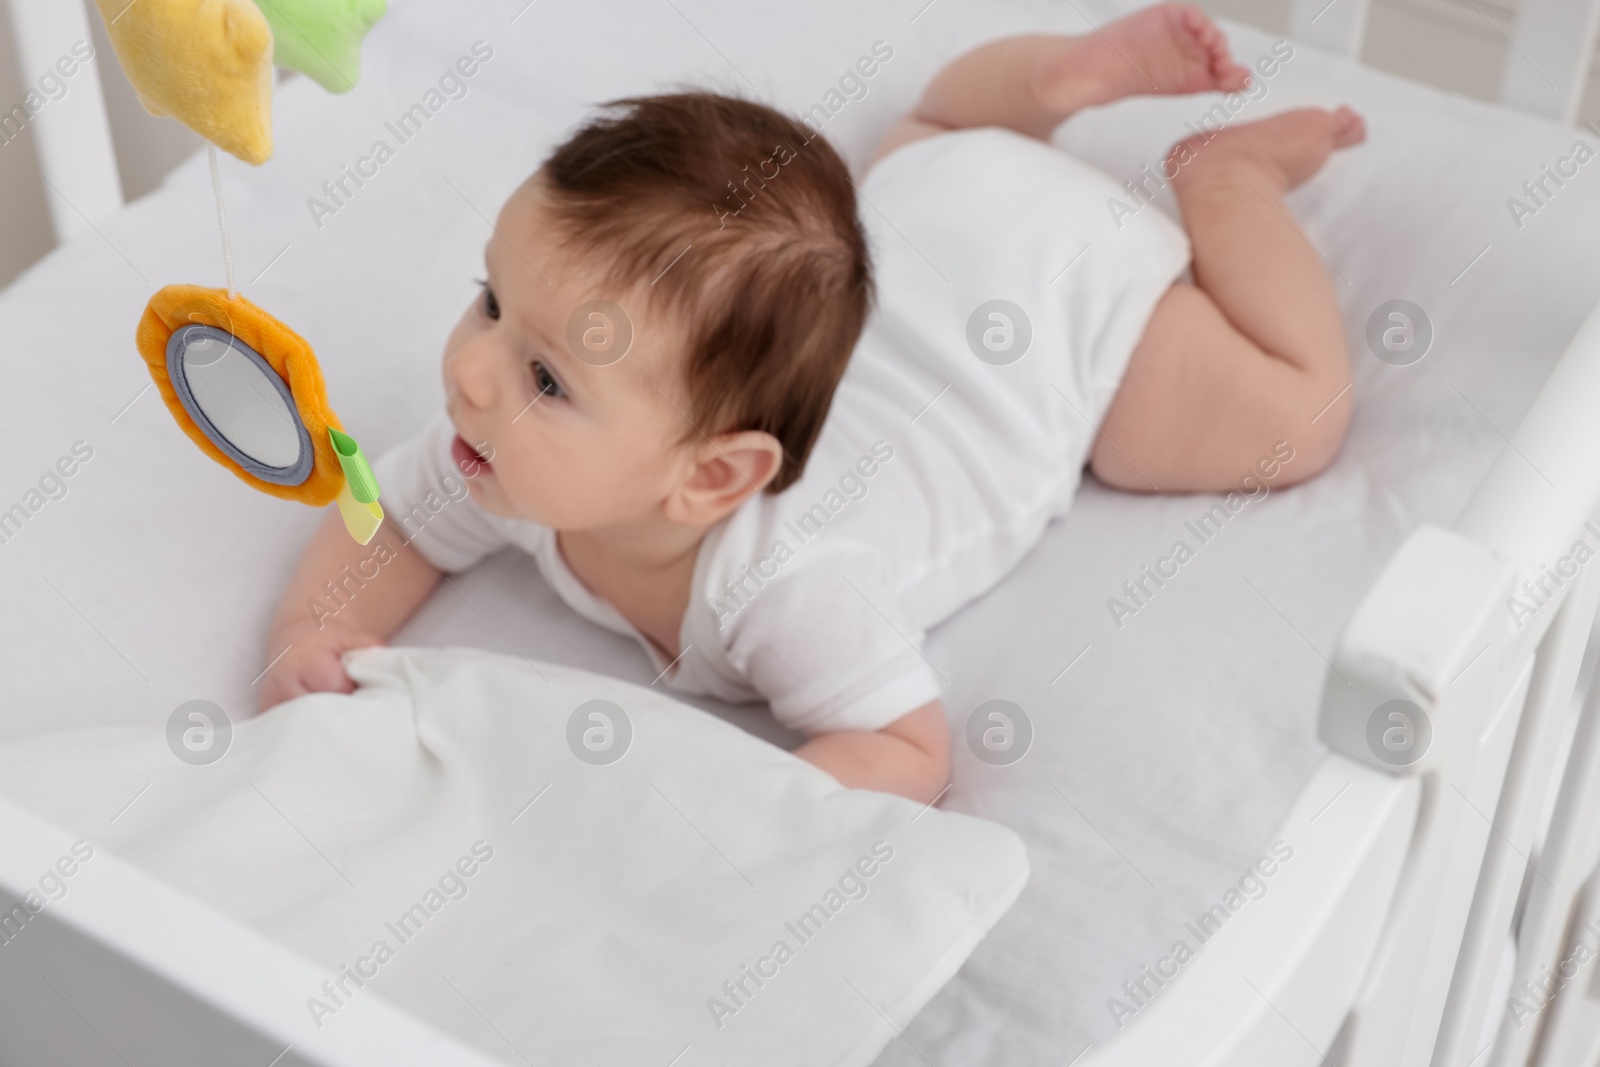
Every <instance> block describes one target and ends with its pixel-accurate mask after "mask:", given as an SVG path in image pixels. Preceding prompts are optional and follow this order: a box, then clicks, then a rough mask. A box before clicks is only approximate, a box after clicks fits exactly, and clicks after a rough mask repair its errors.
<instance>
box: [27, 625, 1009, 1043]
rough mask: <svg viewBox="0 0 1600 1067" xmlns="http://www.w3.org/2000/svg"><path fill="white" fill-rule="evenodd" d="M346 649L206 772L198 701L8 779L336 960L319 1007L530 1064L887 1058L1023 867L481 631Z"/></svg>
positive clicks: (159, 872)
mask: <svg viewBox="0 0 1600 1067" xmlns="http://www.w3.org/2000/svg"><path fill="white" fill-rule="evenodd" d="M348 667H349V670H350V673H351V675H352V676H353V677H355V678H356V679H357V680H358V681H359V682H361V683H362V686H363V688H361V689H359V690H357V692H356V693H354V694H353V695H349V696H343V695H335V694H319V695H315V696H309V697H304V698H301V699H300V700H297V701H293V702H291V703H289V704H286V705H283V706H281V707H279V708H278V709H276V710H274V711H272V712H269V713H267V714H266V715H263V716H259V717H256V718H253V719H250V720H247V721H245V722H242V723H239V724H237V725H235V726H233V728H232V735H231V740H230V741H229V742H228V744H229V747H228V749H227V751H226V754H225V755H224V756H223V757H222V758H221V759H219V760H217V761H215V762H213V763H210V764H206V765H193V764H191V763H188V762H184V761H182V760H180V759H179V758H178V757H177V756H176V755H175V754H174V753H175V751H177V750H183V742H182V738H181V728H196V727H197V724H198V723H199V720H194V721H192V722H191V721H180V722H179V724H178V727H179V729H177V730H175V731H173V732H172V736H173V737H174V740H173V741H172V742H169V741H168V738H167V735H164V734H163V733H161V732H160V731H155V730H148V729H107V730H94V731H81V732H76V733H70V734H55V735H46V736H41V737H36V738H31V739H28V740H24V741H21V742H16V743H13V744H10V745H7V746H4V747H0V793H3V794H4V795H5V796H6V797H7V798H9V799H12V800H14V801H16V802H17V803H19V804H20V805H22V806H23V807H26V808H29V809H32V810H33V811H34V812H35V813H37V814H39V815H41V816H43V817H44V818H46V819H48V820H50V821H52V822H55V823H56V824H58V825H60V826H62V827H65V828H67V829H70V830H72V831H74V832H76V833H79V834H82V835H83V836H85V837H88V838H90V839H91V840H93V841H95V842H97V843H99V844H102V845H104V846H106V847H108V848H109V849H111V850H112V851H113V852H116V853H118V854H120V855H121V856H122V857H124V858H125V859H127V860H129V861H130V862H132V863H134V864H135V865H137V866H140V867H142V868H144V869H146V870H147V871H149V872H150V873H152V874H154V875H156V876H157V877H160V878H162V879H164V880H165V881H167V882H169V883H171V884H173V885H174V886H176V887H177V888H179V889H180V890H183V891H185V892H187V893H189V894H191V895H193V896H195V897H198V898H200V899H202V900H204V901H207V902H208V903H210V904H211V905H213V906H214V907H216V908H218V909H220V910H222V911H223V912H225V913H227V914H230V915H232V916H233V917H235V918H237V919H238V920H240V921H242V922H244V923H246V924H248V925H250V926H252V927H255V928H256V929H257V930H259V931H261V932H263V933H265V934H266V935H268V936H269V937H272V938H274V939H276V940H278V941H279V942H281V943H283V944H285V945H287V946H288V947H289V948H291V949H293V950H295V951H297V952H299V953H300V954H302V955H304V956H306V957H308V958H310V959H312V960H314V961H317V962H319V963H321V964H322V965H324V966H325V967H327V968H328V969H329V973H330V987H331V991H330V990H318V989H308V990H306V998H307V1005H306V1010H307V1013H308V1014H309V1015H311V1016H312V1017H314V1018H315V1019H317V1020H318V1021H320V1022H321V1024H322V1025H323V1026H337V1025H340V1021H341V1020H340V1018H339V1011H340V1009H341V1008H342V1007H343V1006H344V1005H346V1004H348V1003H349V1002H350V1000H351V999H352V998H354V997H358V996H373V995H378V996H383V997H386V998H388V999H389V1000H391V1001H393V1002H395V1003H397V1004H399V1005H400V1006H402V1007H404V1008H407V1009H409V1010H410V1011H412V1012H414V1013H415V1014H417V1015H420V1016H422V1017H423V1018H425V1019H427V1020H429V1021H430V1022H432V1023H434V1024H435V1025H436V1026H438V1027H440V1028H441V1029H444V1030H446V1031H448V1032H451V1033H453V1034H454V1035H455V1036H456V1037H458V1038H460V1039H461V1040H463V1041H465V1042H468V1043H470V1044H475V1045H477V1046H479V1047H481V1048H482V1049H483V1050H484V1051H486V1052H488V1053H490V1054H491V1055H495V1056H500V1057H503V1058H506V1059H508V1060H511V1061H514V1062H516V1061H520V1058H526V1059H527V1060H529V1061H531V1062H536V1063H562V1064H612V1063H615V1064H639V1063H656V1064H661V1065H665V1064H667V1063H668V1062H671V1061H673V1057H674V1056H677V1055H679V1054H680V1053H682V1052H683V1051H684V1050H685V1048H689V1049H692V1055H688V1056H685V1057H684V1058H683V1059H682V1060H681V1061H680V1062H682V1063H684V1064H690V1063H693V1064H730V1065H734V1064H737V1065H740V1067H745V1065H749V1064H756V1063H759V1064H763V1065H772V1064H806V1065H816V1064H866V1063H869V1062H870V1061H871V1060H872V1059H873V1058H874V1057H875V1056H876V1055H877V1053H878V1052H879V1051H881V1050H882V1048H883V1047H884V1045H885V1044H886V1043H887V1042H888V1041H890V1040H891V1039H893V1038H894V1036H895V1034H896V1032H897V1031H898V1030H899V1029H901V1028H903V1027H904V1026H905V1024H906V1023H907V1021H908V1020H909V1019H910V1018H911V1016H912V1015H914V1014H915V1013H916V1012H917V1011H918V1010H919V1009H920V1008H921V1007H922V1005H923V1004H925V1003H926V1002H927V1000H928V999H929V998H930V997H931V996H932V995H933V994H934V992H935V991H936V990H938V988H939V987H940V986H942V985H943V984H944V983H945V982H946V981H947V980H948V979H949V978H950V977H951V975H953V974H954V973H955V971H956V969H957V968H958V967H959V966H960V965H961V963H962V961H963V960H965V959H966V957H967V955H968V954H969V953H970V952H971V951H972V948H973V947H974V945H976V943H977V942H978V941H979V939H981V938H982V937H983V936H984V934H985V933H986V932H987V931H988V930H989V928H990V926H991V925H993V923H994V922H995V920H996V919H998V918H999V917H1000V915H1001V914H1003V913H1004V912H1005V911H1006V909H1007V908H1009V907H1010V906H1011V903H1012V902H1013V901H1014V900H1015V899H1016V897H1017V894H1018V893H1019V892H1020V891H1021V889H1022V886H1023V884H1024V883H1025V882H1026V880H1027V876H1028V867H1027V861H1026V859H1025V858H1024V854H1023V849H1022V844H1021V842H1020V840H1019V839H1018V838H1017V836H1016V835H1015V834H1014V833H1012V832H1011V831H1010V830H1007V829H1004V828H1002V827H1000V826H997V825H994V824H991V823H988V822H984V821H982V820H978V819H974V818H970V817H967V816H962V815H955V814H947V813H945V812H941V811H939V810H937V809H926V808H924V807H923V806H922V805H919V804H915V803H912V802H911V801H908V800H904V799H901V798H899V797H894V796H889V795H887V794H882V793H872V792H866V791H861V790H846V789H843V788H841V787H840V786H839V785H838V784H837V783H835V782H834V781H833V780H832V779H831V778H830V777H828V776H827V775H826V774H824V773H822V772H821V771H819V770H817V769H816V768H814V767H811V766H810V765H809V764H806V763H804V762H802V761H800V760H798V759H796V758H795V757H793V756H791V755H789V754H788V753H786V752H783V751H781V750H780V749H777V748H775V747H773V746H771V745H769V744H767V743H765V742H763V741H760V740H758V739H756V738H754V737H751V736H750V735H748V734H746V733H744V732H743V731H741V730H739V729H737V728H735V727H732V726H729V725H728V724H726V723H724V722H722V721H721V720H719V719H717V718H715V717H713V716H710V715H707V714H705V713H703V712H700V711H697V710H694V709H692V708H689V707H687V706H685V705H683V704H680V703H678V702H676V701H674V700H672V699H670V698H668V697H667V696H665V695H663V694H660V693H657V692H654V691H651V690H649V689H644V688H640V687H638V686H633V685H628V684H625V683H622V682H618V681H615V680H613V679H609V678H605V677H602V676H599V675H593V674H589V673H586V672H582V671H577V670H572V669H567V668H561V667H555V666H551V665H548V664H534V663H531V662H523V661H518V660H516V659H511V658H507V657H502V656H496V655H492V654H489V653H485V652H481V651H469V650H461V649H446V650H419V649H370V650H365V651H362V652H357V653H352V654H351V655H350V656H349V658H348ZM591 701H602V702H610V704H609V705H607V704H590V703H589V702H591ZM616 708H621V709H623V715H621V716H619V715H618V714H617V713H616V710H615V709H616ZM595 711H599V712H600V713H601V714H602V716H603V717H601V718H592V717H591V714H590V713H591V712H595ZM586 735H587V736H586ZM630 735H631V736H630ZM194 740H196V741H199V740H203V738H201V737H200V735H195V737H194ZM221 743H222V741H221V735H220V734H218V735H216V736H214V737H213V739H212V744H213V748H212V751H216V749H217V747H220V745H221ZM608 745H609V748H608V747H607V746H608ZM185 751H186V750H185ZM619 751H620V752H622V753H623V754H622V755H621V756H620V758H615V760H614V762H610V763H603V762H599V761H602V760H604V759H607V758H611V757H613V756H614V755H615V753H617V752H619ZM580 752H581V753H583V754H584V757H586V758H584V757H580V755H578V753H580ZM146 783H150V784H149V787H148V788H147V789H146V788H145V784H146ZM141 790H143V792H142V793H141ZM136 794H137V799H136V800H134V801H133V803H132V804H131V805H128V801H129V798H132V797H135V795H136ZM124 805H128V806H127V807H126V810H123V811H121V813H120V814H118V815H117V816H116V820H115V822H113V823H110V824H109V825H108V823H107V818H108V816H109V814H110V813H112V812H117V811H118V810H119V809H121V808H122V807H123V806H124ZM380 942H381V943H383V945H384V946H386V951H385V950H383V949H378V947H377V946H378V944H379V943H380ZM780 946H781V947H780ZM345 968H349V969H350V970H351V971H354V972H356V973H357V975H358V976H364V977H363V983H362V984H361V985H358V984H357V983H356V981H355V979H352V978H349V977H348V976H347V972H346V971H345ZM341 984H342V989H341ZM349 1018H350V1017H349V1016H346V1020H347V1025H351V1024H350V1023H348V1020H349ZM508 1043H509V1045H511V1046H512V1048H508V1047H507V1046H508Z"/></svg>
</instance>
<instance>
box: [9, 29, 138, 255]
mask: <svg viewBox="0 0 1600 1067" xmlns="http://www.w3.org/2000/svg"><path fill="white" fill-rule="evenodd" d="M10 12H11V28H12V32H13V33H14V34H15V36H16V51H17V63H18V66H19V71H20V75H21V78H20V80H21V81H22V83H23V87H24V88H25V89H27V88H31V87H32V86H33V83H34V82H35V81H37V79H39V78H40V77H42V76H43V75H45V74H46V73H48V72H49V71H51V70H55V69H57V68H56V64H57V63H58V62H61V61H62V59H63V57H68V58H69V59H72V60H73V62H74V63H76V61H75V58H74V57H73V52H72V47H73V45H74V44H78V43H79V42H89V43H91V44H92V43H93V40H94V38H93V36H92V35H91V34H90V32H89V18H90V16H89V14H88V12H87V10H86V9H85V7H84V2H83V0H10ZM94 17H95V18H98V17H99V16H98V15H96V16H94ZM97 58H98V57H97ZM112 62H115V61H114V60H112ZM57 73H58V76H59V74H60V71H59V70H58V71H57ZM19 106H21V105H19ZM4 117H6V116H0V118H4ZM27 128H29V129H32V130H33V131H34V138H35V143H36V145H37V148H38V154H39V171H40V174H41V176H42V177H43V179H44V188H45V199H46V202H47V203H48V204H49V210H50V223H51V226H52V228H53V229H54V230H55V235H56V240H58V241H64V240H66V239H67V238H69V237H72V236H73V235H75V234H78V233H80V232H83V231H85V230H88V229H90V228H91V227H92V226H93V225H94V224H95V223H96V222H98V221H100V220H101V219H103V218H105V217H106V216H108V215H110V214H111V213H112V212H114V211H116V210H117V208H119V207H121V206H122V180H121V178H120V177H119V176H118V171H117V156H116V150H115V148H114V147H113V145H112V140H111V123H110V121H109V120H108V119H107V117H106V104H105V96H104V94H103V93H102V92H101V87H100V69H99V67H98V66H97V65H96V62H95V60H90V61H88V62H85V63H83V64H82V65H81V66H77V68H76V71H75V73H74V74H73V75H72V79H71V81H70V83H68V88H67V91H66V93H65V94H64V95H63V96H61V98H60V99H57V100H52V101H49V102H48V104H47V105H46V106H43V107H41V108H40V110H39V112H38V113H37V114H34V115H31V116H29V118H28V123H27Z"/></svg>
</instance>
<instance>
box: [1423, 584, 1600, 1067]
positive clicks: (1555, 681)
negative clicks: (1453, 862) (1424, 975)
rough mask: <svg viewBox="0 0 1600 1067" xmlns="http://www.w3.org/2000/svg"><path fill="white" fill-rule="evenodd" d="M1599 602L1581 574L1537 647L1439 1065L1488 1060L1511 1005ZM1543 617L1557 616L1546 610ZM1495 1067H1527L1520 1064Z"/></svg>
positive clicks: (1596, 588)
mask: <svg viewBox="0 0 1600 1067" xmlns="http://www.w3.org/2000/svg"><path fill="white" fill-rule="evenodd" d="M1597 601H1600V572H1594V571H1589V570H1584V571H1580V572H1579V577H1578V580H1577V584H1576V585H1575V586H1570V587H1568V590H1567V599H1566V601H1565V602H1564V603H1562V604H1561V605H1560V606H1559V612H1560V614H1559V616H1558V617H1557V619H1556V621H1555V622H1554V623H1553V624H1552V625H1551V627H1550V630H1549V631H1548V632H1547V633H1546V635H1545V639H1544V641H1543V642H1541V644H1540V646H1539V652H1538V657H1539V658H1538V662H1537V665H1536V667H1535V669H1534V679H1533V684H1532V686H1531V687H1530V690H1529V694H1528V702H1527V707H1526V708H1525V709H1524V710H1523V718H1522V723H1521V726H1520V727H1519V730H1518V735H1517V740H1516V747H1515V749H1514V750H1513V752H1512V756H1511V762H1510V764H1509V766H1508V768H1507V771H1506V779H1505V785H1504V789H1503V792H1502V793H1501V797H1500V805H1499V807H1498V809H1497V810H1495V811H1494V827H1495V830H1496V831H1497V832H1496V833H1495V834H1493V835H1492V836H1491V837H1490V838H1489V847H1488V849H1487V852H1486V854H1485V856H1484V864H1483V870H1482V871H1481V872H1480V874H1479V877H1478V886H1477V891H1476V892H1475V894H1474V896H1473V901H1472V913H1471V915H1470V917H1469V918H1468V921H1467V929H1466V933H1465V936H1464V937H1463V939H1462V945H1461V953H1460V955H1459V956H1458V958H1457V961H1456V973H1455V977H1454V979H1453V982H1452V985H1451V989H1450V999H1449V1001H1448V1002H1447V1005H1446V1009H1445V1017H1444V1023H1443V1025H1442V1026H1441V1028H1440V1033H1439V1043H1438V1045H1437V1046H1435V1049H1434V1055H1433V1062H1434V1064H1436V1065H1444V1067H1450V1065H1455V1064H1464V1063H1470V1062H1473V1060H1474V1059H1475V1058H1476V1057H1478V1056H1479V1055H1480V1054H1481V1053H1482V1052H1483V1048H1482V1047H1481V1046H1480V1041H1481V1035H1482V1032H1483V1023H1484V1019H1485V1017H1486V1016H1487V1015H1490V1014H1501V1015H1503V1014H1504V1012H1505V1005H1504V1004H1502V1003H1498V1002H1496V1003H1490V997H1491V996H1492V994H1493V986H1494V982H1495V979H1496V977H1497V975H1498V971H1499V966H1500V958H1501V954H1502V952H1503V950H1504V947H1505V939H1506V935H1507V933H1508V932H1509V931H1510V930H1511V924H1512V914H1513V912H1514V910H1515V908H1516V904H1517V897H1518V894H1519V893H1520V891H1521V888H1522V884H1523V881H1524V878H1525V877H1527V875H1528V871H1529V866H1528V857H1529V856H1530V855H1531V854H1532V850H1533V839H1534V834H1535V832H1536V830H1537V828H1538V825H1537V824H1538V821H1539V816H1540V813H1541V812H1542V811H1543V809H1544V804H1545V801H1546V799H1547V797H1548V795H1549V793H1550V790H1551V782H1552V780H1553V779H1554V777H1555V773H1554V772H1555V767H1556V759H1557V755H1558V750H1559V748H1560V743H1561V738H1562V734H1563V732H1564V727H1565V726H1566V724H1567V722H1568V714H1567V713H1568V712H1569V711H1570V710H1571V708H1572V703H1573V688H1574V686H1575V685H1576V683H1577V681H1578V676H1579V672H1580V668H1581V667H1582V664H1583V657H1584V650H1585V648H1586V647H1587V645H1588V641H1589V634H1590V629H1591V624H1592V622H1593V619H1594V614H1595V605H1596V603H1597ZM1545 610H1552V611H1554V610H1558V609H1557V608H1556V606H1554V605H1547V606H1546V608H1545ZM1540 868H1541V870H1540V871H1539V872H1538V873H1536V874H1534V875H1533V877H1534V879H1535V880H1536V881H1537V880H1538V879H1540V878H1542V877H1543V876H1544V875H1546V874H1549V873H1550V872H1549V871H1548V870H1546V869H1544V864H1543V863H1541V864H1540ZM1502 1043H1503V1042H1502ZM1523 1055H1524V1056H1525V1055H1526V1047H1524V1049H1523ZM1494 1062H1500V1063H1504V1064H1512V1063H1521V1062H1522V1058H1515V1057H1514V1058H1511V1059H1505V1060H1501V1061H1494Z"/></svg>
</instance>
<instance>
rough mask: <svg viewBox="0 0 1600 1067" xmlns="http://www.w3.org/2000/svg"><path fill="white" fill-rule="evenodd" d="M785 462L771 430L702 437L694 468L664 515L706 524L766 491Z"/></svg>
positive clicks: (669, 502)
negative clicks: (768, 484)
mask: <svg viewBox="0 0 1600 1067" xmlns="http://www.w3.org/2000/svg"><path fill="white" fill-rule="evenodd" d="M782 466H783V446H782V445H780V444H779V443H778V439H777V438H776V437H773V436H772V435H771V434H770V433H764V432H762V431H760V430H741V431H738V432H735V433H725V434H719V435H717V436H716V437H713V438H710V439H709V440H702V441H701V443H700V445H699V447H697V448H696V449H695V452H694V468H693V470H691V471H690V472H689V477H688V478H687V479H685V481H684V483H683V485H682V486H681V487H680V488H679V490H678V492H676V493H674V494H673V497H672V499H671V500H669V501H668V502H667V507H668V511H669V515H668V517H669V518H671V519H672V520H673V521H675V522H682V523H685V524H688V525H691V526H710V525H711V524H712V523H714V522H717V521H718V520H720V519H722V518H724V517H725V516H727V515H729V514H732V513H733V511H734V510H736V509H737V508H738V507H739V505H740V504H743V503H744V502H745V501H746V500H748V499H750V498H751V497H752V496H755V495H756V494H757V493H759V492H761V490H762V489H764V488H765V487H766V485H767V483H768V482H770V481H772V479H774V478H776V477H777V476H778V470H779V469H780V468H781V467H782Z"/></svg>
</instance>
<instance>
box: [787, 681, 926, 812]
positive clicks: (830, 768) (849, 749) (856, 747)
mask: <svg viewBox="0 0 1600 1067" xmlns="http://www.w3.org/2000/svg"><path fill="white" fill-rule="evenodd" d="M794 754H795V755H796V756H799V757H800V758H801V759H803V760H805V761H806V762H807V763H810V764H812V765H814V766H817V767H820V768H822V769H823V770H825V771H827V772H828V773H829V774H831V775H833V776H834V778H836V779H838V781H839V783H840V784H841V785H845V786H848V787H849V788H851V789H875V790H877V791H878V792H880V793H898V794H899V795H900V796H903V797H910V798H911V799H912V800H917V801H921V802H922V803H924V804H931V803H933V801H935V800H937V799H938V797H939V794H941V793H943V792H944V788H945V786H946V785H948V784H949V782H950V726H949V724H948V723H947V722H946V721H945V717H944V709H943V707H942V706H941V705H940V704H939V702H938V701H934V702H933V703H931V704H924V705H923V706H922V707H920V708H918V709H916V710H915V711H913V712H911V713H910V714H907V715H903V716H901V717H900V718H898V719H896V720H895V721H894V722H892V723H890V724H889V725H888V726H885V727H884V728H883V729H881V730H878V731H876V732H873V731H868V730H840V731H837V732H836V733H831V734H818V735H817V736H816V737H813V738H812V739H811V740H809V741H807V742H806V743H805V744H803V745H801V746H800V747H799V748H797V749H795V753H794Z"/></svg>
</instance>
